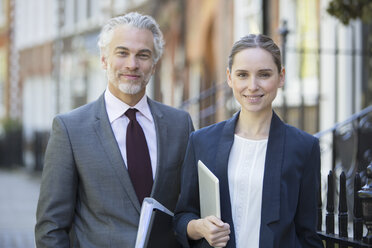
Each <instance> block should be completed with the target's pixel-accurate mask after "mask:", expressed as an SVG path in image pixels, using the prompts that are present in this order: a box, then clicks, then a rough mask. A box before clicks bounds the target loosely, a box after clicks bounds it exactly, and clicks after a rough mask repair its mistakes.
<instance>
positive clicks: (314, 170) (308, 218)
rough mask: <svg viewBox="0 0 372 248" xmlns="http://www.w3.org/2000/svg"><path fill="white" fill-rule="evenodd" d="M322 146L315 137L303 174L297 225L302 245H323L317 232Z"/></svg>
mask: <svg viewBox="0 0 372 248" xmlns="http://www.w3.org/2000/svg"><path fill="white" fill-rule="evenodd" d="M319 177H320V148H319V141H318V140H317V139H314V142H313V145H312V149H311V153H310V156H309V158H308V159H307V162H306V164H305V168H304V171H303V175H302V180H301V186H300V195H299V201H298V206H297V212H296V216H295V227H296V233H297V237H298V239H299V241H300V243H301V247H309V248H310V247H312V248H313V247H323V244H322V241H321V240H320V238H319V236H318V234H317V233H316V223H317V202H318V191H319V183H320V178H319Z"/></svg>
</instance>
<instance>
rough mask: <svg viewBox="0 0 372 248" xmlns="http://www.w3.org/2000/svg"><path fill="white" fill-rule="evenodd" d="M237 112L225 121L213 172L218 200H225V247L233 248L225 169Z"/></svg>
mask: <svg viewBox="0 0 372 248" xmlns="http://www.w3.org/2000/svg"><path fill="white" fill-rule="evenodd" d="M239 113H240V112H237V113H236V114H235V115H234V116H233V117H232V118H231V119H229V120H227V121H226V124H225V126H224V128H223V131H222V135H221V139H220V142H219V143H218V147H217V150H216V160H215V163H214V164H215V172H216V176H217V177H218V178H219V181H220V199H225V200H224V201H222V202H221V217H222V218H223V219H222V220H223V221H224V222H227V223H229V224H230V230H231V234H230V241H229V242H228V245H227V247H235V233H234V225H233V219H232V213H231V203H230V191H229V182H228V174H227V167H228V163H229V155H230V150H231V147H232V145H233V143H234V133H235V126H236V122H237V120H238V117H239Z"/></svg>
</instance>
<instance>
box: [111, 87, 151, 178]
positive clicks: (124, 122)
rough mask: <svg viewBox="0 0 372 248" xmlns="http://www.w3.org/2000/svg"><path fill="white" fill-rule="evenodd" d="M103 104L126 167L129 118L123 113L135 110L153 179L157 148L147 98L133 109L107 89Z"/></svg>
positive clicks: (144, 97)
mask: <svg viewBox="0 0 372 248" xmlns="http://www.w3.org/2000/svg"><path fill="white" fill-rule="evenodd" d="M105 103H106V111H107V115H108V118H109V121H110V124H111V128H112V131H113V132H114V135H115V139H116V141H117V143H118V145H119V148H120V152H121V156H122V157H123V160H124V163H125V165H126V166H127V149H126V137H127V126H128V123H129V118H128V117H127V116H126V115H125V112H126V111H127V110H128V109H129V108H136V109H138V111H137V112H136V119H137V121H138V123H139V124H140V125H141V127H142V129H143V132H144V134H145V137H146V142H147V146H148V148H149V153H150V159H151V167H152V177H153V179H154V178H155V173H156V166H157V164H156V161H157V146H156V131H155V123H154V118H153V117H152V114H151V111H150V107H149V104H148V103H147V96H146V95H144V96H143V97H142V99H141V100H140V101H139V102H138V103H137V104H136V105H135V106H133V107H130V106H129V105H128V104H126V103H124V102H123V101H121V100H120V99H119V98H117V97H115V96H114V95H113V94H112V93H111V92H110V90H109V89H108V88H106V91H105Z"/></svg>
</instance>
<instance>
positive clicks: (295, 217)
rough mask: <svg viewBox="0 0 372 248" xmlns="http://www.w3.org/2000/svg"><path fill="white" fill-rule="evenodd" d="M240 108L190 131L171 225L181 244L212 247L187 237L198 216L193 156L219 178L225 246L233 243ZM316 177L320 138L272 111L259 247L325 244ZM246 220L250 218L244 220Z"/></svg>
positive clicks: (318, 164)
mask: <svg viewBox="0 0 372 248" xmlns="http://www.w3.org/2000/svg"><path fill="white" fill-rule="evenodd" d="M238 118H239V113H237V114H235V115H234V116H233V117H232V118H231V119H229V120H226V121H223V122H220V123H217V124H214V125H212V126H209V127H206V128H203V129H200V130H198V131H195V132H193V133H192V134H191V135H190V139H189V144H188V148H187V152H186V157H185V160H184V164H183V168H182V181H181V195H180V198H179V200H178V203H177V206H176V210H175V218H174V225H175V231H176V234H177V238H178V240H179V241H180V242H181V243H182V245H183V246H184V247H210V246H209V244H208V242H207V241H206V240H205V239H201V240H198V241H191V240H189V239H188V237H187V233H186V228H187V224H188V223H189V221H190V220H192V219H199V218H200V206H199V190H198V188H199V186H198V175H197V161H198V160H201V161H203V162H204V163H205V164H206V166H208V167H209V169H210V170H211V171H212V172H213V173H214V174H215V175H216V176H217V177H218V179H219V181H220V200H221V219H222V221H224V222H227V223H229V225H230V230H231V234H230V240H229V242H228V243H227V246H226V247H235V246H236V244H235V233H234V225H233V219H232V214H231V203H230V194H229V184H228V175H227V171H228V170H227V166H228V161H229V154H230V150H231V147H232V145H233V142H234V133H235V126H236V123H237V120H238ZM319 176H320V149H319V142H318V139H316V138H315V137H313V136H312V135H310V134H307V133H305V132H303V131H301V130H299V129H297V128H295V127H292V126H289V125H287V124H285V123H283V122H282V121H281V120H280V119H279V117H278V116H277V115H276V114H275V113H273V117H272V121H271V125H270V132H269V138H268V144H267V152H266V159H265V172H264V180H263V193H262V209H261V227H260V239H259V247H261V248H270V247H277V248H279V247H280V248H282V247H291V248H292V247H312V248H313V247H323V244H322V242H321V240H320V238H319V237H318V235H317V233H316V222H317V214H316V213H317V200H318V198H317V196H318V187H319ZM247 225H249V223H247Z"/></svg>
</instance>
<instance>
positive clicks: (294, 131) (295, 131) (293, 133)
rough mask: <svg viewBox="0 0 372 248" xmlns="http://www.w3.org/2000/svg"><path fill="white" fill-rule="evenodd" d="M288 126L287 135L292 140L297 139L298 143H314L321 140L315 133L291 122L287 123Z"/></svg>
mask: <svg viewBox="0 0 372 248" xmlns="http://www.w3.org/2000/svg"><path fill="white" fill-rule="evenodd" d="M285 127H286V137H287V139H290V140H295V141H296V143H297V142H298V143H302V144H309V143H310V144H314V143H318V142H319V140H318V138H316V137H315V136H314V135H311V134H309V133H307V132H305V131H303V130H301V129H299V128H297V127H294V126H291V125H289V124H285Z"/></svg>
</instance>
